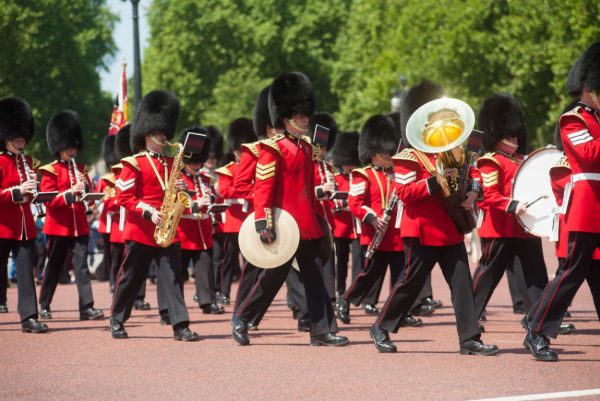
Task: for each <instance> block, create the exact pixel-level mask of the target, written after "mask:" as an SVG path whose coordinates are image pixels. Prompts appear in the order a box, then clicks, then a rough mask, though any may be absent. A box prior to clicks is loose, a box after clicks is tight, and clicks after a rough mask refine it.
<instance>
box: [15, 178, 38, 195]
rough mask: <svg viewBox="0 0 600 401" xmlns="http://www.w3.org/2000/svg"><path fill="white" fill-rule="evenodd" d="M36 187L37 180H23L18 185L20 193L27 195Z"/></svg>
mask: <svg viewBox="0 0 600 401" xmlns="http://www.w3.org/2000/svg"><path fill="white" fill-rule="evenodd" d="M36 188H37V181H34V180H29V181H25V182H24V183H22V184H21V185H19V191H21V195H23V196H25V195H29V194H33V191H35V189H36Z"/></svg>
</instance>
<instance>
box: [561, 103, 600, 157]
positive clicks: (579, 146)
mask: <svg viewBox="0 0 600 401" xmlns="http://www.w3.org/2000/svg"><path fill="white" fill-rule="evenodd" d="M560 136H561V138H562V142H563V144H564V146H565V148H567V147H568V148H569V149H570V150H571V151H572V152H573V153H575V155H576V156H577V159H578V160H579V161H580V162H582V163H584V164H594V163H598V160H600V138H595V139H594V137H592V136H591V135H590V133H589V131H588V127H587V125H586V123H585V121H583V120H582V119H581V117H578V116H576V115H566V116H562V117H561V119H560Z"/></svg>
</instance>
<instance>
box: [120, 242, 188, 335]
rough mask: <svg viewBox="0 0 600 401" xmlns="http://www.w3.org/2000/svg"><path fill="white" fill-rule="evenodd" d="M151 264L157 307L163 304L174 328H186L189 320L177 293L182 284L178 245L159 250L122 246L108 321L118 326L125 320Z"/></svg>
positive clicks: (181, 298)
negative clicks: (119, 267)
mask: <svg viewBox="0 0 600 401" xmlns="http://www.w3.org/2000/svg"><path fill="white" fill-rule="evenodd" d="M153 260H154V261H156V265H157V269H156V270H157V271H156V274H157V281H156V282H157V287H158V288H157V292H158V295H159V304H161V303H163V304H164V307H163V308H164V309H165V310H168V313H169V318H170V319H171V324H172V325H173V327H174V328H175V327H176V326H177V327H186V326H187V325H188V324H189V316H188V313H187V308H186V306H185V301H184V300H183V293H182V291H181V288H182V286H183V281H182V278H181V248H180V244H179V243H176V244H173V245H171V246H169V247H167V248H159V247H153V246H149V245H144V244H141V243H139V242H135V241H126V242H125V258H124V259H123V263H122V264H121V269H120V270H119V275H118V277H117V286H116V288H115V293H114V296H113V304H112V318H113V319H115V320H117V321H119V322H125V321H126V320H127V319H129V316H130V315H131V309H132V308H133V303H134V302H135V299H136V297H137V294H138V291H139V290H140V287H141V286H142V284H143V283H144V282H145V281H146V275H147V274H148V269H149V267H150V264H151V262H152V261H153ZM159 308H160V306H159Z"/></svg>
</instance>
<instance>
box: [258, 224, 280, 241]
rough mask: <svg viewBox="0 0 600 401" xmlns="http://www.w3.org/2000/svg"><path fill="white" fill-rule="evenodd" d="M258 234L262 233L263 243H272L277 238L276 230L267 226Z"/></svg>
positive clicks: (261, 239)
mask: <svg viewBox="0 0 600 401" xmlns="http://www.w3.org/2000/svg"><path fill="white" fill-rule="evenodd" d="M258 235H260V241H261V242H262V243H263V244H270V243H272V242H273V241H275V239H276V238H277V236H276V235H275V230H269V229H266V228H263V229H261V230H258Z"/></svg>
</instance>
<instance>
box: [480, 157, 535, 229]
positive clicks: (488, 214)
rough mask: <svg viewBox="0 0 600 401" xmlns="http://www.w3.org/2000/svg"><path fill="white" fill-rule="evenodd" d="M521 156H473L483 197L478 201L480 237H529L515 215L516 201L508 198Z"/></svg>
mask: <svg viewBox="0 0 600 401" xmlns="http://www.w3.org/2000/svg"><path fill="white" fill-rule="evenodd" d="M522 161H523V157H522V156H521V155H516V154H515V157H510V156H507V155H505V154H502V153H488V154H486V155H484V156H482V157H480V158H479V159H478V160H477V167H478V168H479V171H480V172H481V178H482V183H483V200H482V201H481V202H480V203H479V204H478V206H479V208H480V209H481V210H482V212H483V213H484V217H483V223H482V224H481V227H480V228H479V231H478V232H479V236H480V237H481V238H533V236H532V235H531V234H528V233H527V232H525V230H524V229H523V226H521V224H520V223H519V221H518V220H517V217H516V216H515V214H514V212H515V210H514V209H515V208H516V205H517V201H516V200H514V199H511V198H510V193H511V190H512V183H513V179H514V177H515V173H516V172H517V169H518V167H519V165H520V164H521V163H522Z"/></svg>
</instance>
